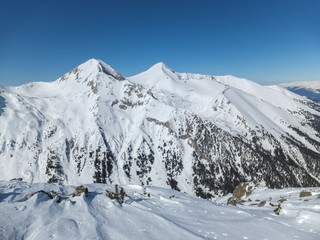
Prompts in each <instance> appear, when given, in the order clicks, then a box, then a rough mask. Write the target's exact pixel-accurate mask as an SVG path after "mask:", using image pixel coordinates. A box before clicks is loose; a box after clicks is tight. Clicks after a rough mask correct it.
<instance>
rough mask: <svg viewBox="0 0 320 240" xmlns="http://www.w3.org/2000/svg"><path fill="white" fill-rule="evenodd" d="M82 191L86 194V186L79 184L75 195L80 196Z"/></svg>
mask: <svg viewBox="0 0 320 240" xmlns="http://www.w3.org/2000/svg"><path fill="white" fill-rule="evenodd" d="M82 193H85V196H86V197H87V196H88V188H86V187H84V186H83V185H80V186H79V187H77V188H76V196H81V194H82Z"/></svg>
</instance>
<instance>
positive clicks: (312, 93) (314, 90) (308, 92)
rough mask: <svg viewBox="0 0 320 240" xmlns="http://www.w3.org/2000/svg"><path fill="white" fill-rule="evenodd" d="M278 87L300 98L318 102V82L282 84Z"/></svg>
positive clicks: (319, 83) (319, 86)
mask: <svg viewBox="0 0 320 240" xmlns="http://www.w3.org/2000/svg"><path fill="white" fill-rule="evenodd" d="M280 86H281V87H284V88H286V89H288V90H289V91H291V92H294V93H296V94H299V95H301V96H305V97H307V98H310V99H313V100H316V101H320V81H309V82H308V81H306V82H291V83H282V84H280Z"/></svg>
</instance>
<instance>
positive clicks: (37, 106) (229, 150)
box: [0, 59, 320, 198]
mask: <svg viewBox="0 0 320 240" xmlns="http://www.w3.org/2000/svg"><path fill="white" fill-rule="evenodd" d="M316 109H319V105H318V104H317V103H316V102H313V101H311V100H306V99H305V98H303V97H300V96H298V95H296V94H293V93H291V92H289V91H287V90H285V89H283V88H281V87H277V86H272V87H264V86H261V85H258V84H256V83H254V82H250V81H248V80H245V79H239V78H235V77H232V76H206V75H200V74H189V73H176V72H174V71H173V70H171V69H170V68H168V67H167V66H166V65H165V64H163V63H158V64H156V65H154V66H153V67H151V68H150V69H149V70H147V71H146V72H143V73H141V74H138V75H136V76H133V77H129V78H124V77H123V76H122V75H121V74H120V73H118V72H117V71H115V70H114V69H112V68H111V67H110V66H109V65H107V64H105V63H103V62H101V61H99V60H95V59H91V60H89V61H87V62H86V63H84V64H82V65H80V66H78V67H77V68H75V69H74V70H72V71H70V72H69V73H67V74H65V75H64V76H62V77H61V78H59V79H58V80H56V81H55V82H52V83H29V84H26V85H23V86H19V87H3V88H0V144H1V145H0V176H1V179H5V180H8V179H11V178H16V177H22V178H24V179H26V180H28V181H35V182H49V183H59V184H66V183H68V184H74V185H79V184H83V183H92V182H95V183H120V184H139V185H154V186H161V187H168V188H172V189H176V190H181V191H184V192H188V193H192V194H195V195H198V196H201V197H204V198H209V197H212V196H213V195H215V194H226V193H228V192H231V191H232V190H233V189H234V188H235V186H237V185H238V184H239V183H240V182H244V181H251V182H257V183H262V184H265V185H266V186H268V187H271V188H280V187H289V186H291V187H294V186H319V185H320V161H319V159H320V112H319V111H317V110H316Z"/></svg>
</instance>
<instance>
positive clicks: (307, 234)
mask: <svg viewBox="0 0 320 240" xmlns="http://www.w3.org/2000/svg"><path fill="white" fill-rule="evenodd" d="M85 187H87V188H88V191H89V192H88V195H87V197H86V196H85V193H83V194H82V195H81V196H74V197H73V196H67V195H68V194H72V193H74V192H75V187H74V186H59V185H54V184H47V183H35V184H30V183H26V182H22V181H21V182H20V181H1V182H0V212H1V218H0V239H28V240H31V239H139V240H140V239H161V240H163V239H232V240H235V239H255V240H256V239H264V240H267V239H269V240H274V239H281V240H285V239H288V240H289V239H290V240H292V239H303V240H307V239H310V240H311V239H313V240H316V239H320V199H319V194H320V188H304V189H301V188H289V189H281V190H271V189H267V188H263V187H259V188H258V189H256V190H255V191H254V192H253V194H252V195H250V196H248V197H246V198H244V200H243V205H237V206H231V205H226V202H227V199H228V198H229V197H230V196H231V195H228V196H225V197H222V198H218V199H214V200H212V201H207V200H204V199H201V198H197V197H194V196H191V195H188V194H186V193H181V192H177V191H174V190H169V189H164V188H159V187H147V188H146V189H145V190H144V189H143V188H142V187H141V186H138V185H125V186H123V188H124V190H125V192H126V193H127V195H128V196H129V197H126V198H125V203H123V204H122V206H121V205H120V204H119V203H118V202H117V201H116V200H111V199H109V198H107V196H106V191H105V190H106V189H108V190H109V191H114V186H112V185H107V184H97V183H96V184H88V185H85ZM40 190H44V191H46V192H49V191H54V192H57V193H60V196H56V197H54V198H53V199H50V198H49V197H48V195H47V194H45V193H44V192H39V193H36V194H34V195H33V196H31V197H30V198H29V199H28V196H30V194H32V193H34V192H37V191H40ZM302 190H305V191H308V192H310V194H309V195H310V196H306V197H299V194H300V192H301V191H302ZM52 194H53V193H52ZM148 194H150V195H149V197H148ZM62 195H63V196H62ZM307 195H308V194H307ZM284 199H285V200H284ZM264 201H265V205H264V206H261V207H259V206H258V204H259V203H264ZM279 201H280V202H282V203H281V210H280V213H279V215H277V214H275V213H274V209H275V207H274V205H278V204H279ZM260 205H263V204H260ZM271 205H273V206H271Z"/></svg>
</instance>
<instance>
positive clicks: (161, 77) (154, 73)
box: [128, 62, 179, 87]
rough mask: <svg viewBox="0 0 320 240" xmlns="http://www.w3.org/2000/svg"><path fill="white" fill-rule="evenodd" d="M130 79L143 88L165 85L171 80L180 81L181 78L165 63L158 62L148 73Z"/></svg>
mask: <svg viewBox="0 0 320 240" xmlns="http://www.w3.org/2000/svg"><path fill="white" fill-rule="evenodd" d="M128 79H129V80H130V81H132V82H135V83H138V84H141V85H143V86H148V87H151V86H156V85H158V84H160V83H162V84H165V82H168V81H171V80H173V81H178V80H179V76H178V75H177V74H176V73H175V71H173V70H172V69H171V68H169V67H168V66H167V65H166V64H165V63H163V62H158V63H156V64H154V65H153V66H152V67H150V68H149V69H148V70H147V71H145V72H142V73H139V74H137V75H135V76H132V77H129V78H128Z"/></svg>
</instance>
